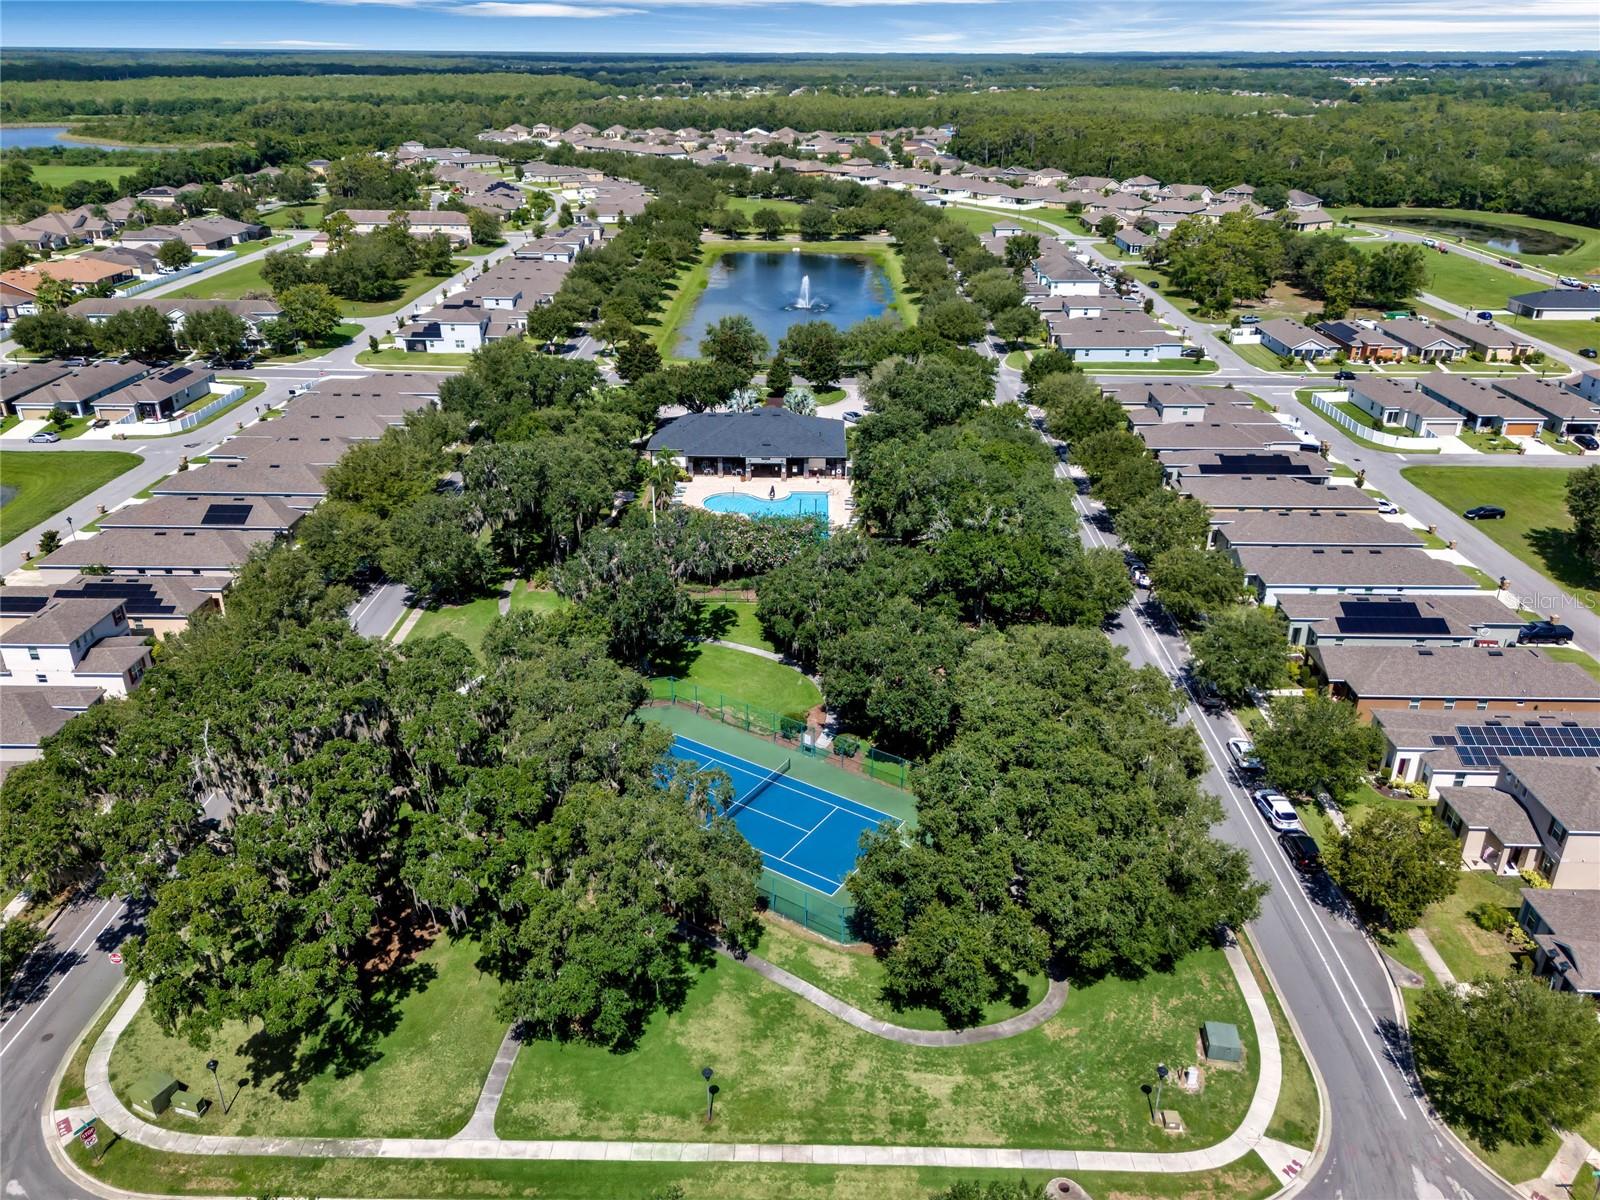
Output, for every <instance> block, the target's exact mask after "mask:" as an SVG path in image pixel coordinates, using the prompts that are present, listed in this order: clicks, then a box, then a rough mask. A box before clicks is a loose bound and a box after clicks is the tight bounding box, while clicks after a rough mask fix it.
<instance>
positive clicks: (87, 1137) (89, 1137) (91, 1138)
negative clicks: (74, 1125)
mask: <svg viewBox="0 0 1600 1200" xmlns="http://www.w3.org/2000/svg"><path fill="white" fill-rule="evenodd" d="M78 1140H79V1141H80V1142H82V1143H83V1144H84V1145H85V1146H93V1145H94V1144H95V1143H96V1142H98V1141H99V1140H100V1139H99V1137H98V1136H97V1135H96V1134H95V1131H94V1126H93V1125H91V1126H89V1128H87V1129H85V1130H84V1131H83V1132H82V1133H80V1134H79V1135H78Z"/></svg>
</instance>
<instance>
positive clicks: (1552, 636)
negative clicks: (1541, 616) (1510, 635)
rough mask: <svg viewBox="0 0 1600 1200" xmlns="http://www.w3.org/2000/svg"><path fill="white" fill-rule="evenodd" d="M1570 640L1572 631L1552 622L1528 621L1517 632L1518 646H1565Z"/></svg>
mask: <svg viewBox="0 0 1600 1200" xmlns="http://www.w3.org/2000/svg"><path fill="white" fill-rule="evenodd" d="M1571 640H1572V630H1571V629H1569V628H1568V627H1567V626H1565V625H1557V624H1556V623H1555V622H1554V621H1529V622H1528V623H1527V624H1526V625H1524V626H1523V627H1522V628H1521V629H1519V630H1517V644H1518V645H1520V646H1565V645H1566V644H1567V643H1568V642H1570V641H1571Z"/></svg>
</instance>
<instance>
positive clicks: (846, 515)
mask: <svg viewBox="0 0 1600 1200" xmlns="http://www.w3.org/2000/svg"><path fill="white" fill-rule="evenodd" d="M773 488H777V489H778V498H779V499H782V498H783V497H784V496H785V495H787V494H788V493H790V492H826V493H827V494H828V524H829V525H831V526H834V527H835V528H843V527H844V526H846V525H848V524H850V521H851V519H852V517H853V515H854V514H853V512H852V510H851V507H850V481H849V480H848V479H831V478H823V479H810V478H801V477H798V476H797V477H794V478H791V479H773V478H771V477H770V476H769V477H765V478H762V477H757V478H755V479H752V480H750V481H749V482H748V483H740V482H739V477H738V476H737V475H696V476H694V477H693V478H691V479H689V480H688V481H686V482H685V483H683V484H682V485H681V490H680V492H679V499H681V500H682V501H683V502H684V503H685V504H693V505H694V506H695V507H697V508H704V507H705V506H706V498H707V497H708V496H717V495H722V494H725V493H728V492H737V493H738V494H739V495H741V496H749V497H751V498H752V499H757V500H765V499H766V498H767V494H768V492H769V491H770V490H771V489H773Z"/></svg>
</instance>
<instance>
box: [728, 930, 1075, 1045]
mask: <svg viewBox="0 0 1600 1200" xmlns="http://www.w3.org/2000/svg"><path fill="white" fill-rule="evenodd" d="M765 924H766V929H765V932H763V933H762V935H761V945H760V946H758V947H757V948H756V952H757V953H758V954H760V955H761V957H763V958H765V959H766V960H767V961H768V962H770V963H773V964H775V965H777V966H780V967H782V968H783V969H784V970H785V971H788V972H790V973H791V974H793V975H798V976H799V977H800V978H801V979H804V980H805V981H806V982H808V983H814V984H816V985H817V986H818V987H819V988H821V989H822V990H823V991H825V992H827V993H828V994H829V995H833V996H837V997H839V999H841V1000H843V1001H845V1002H846V1003H847V1004H851V1005H854V1006H855V1007H856V1008H859V1009H860V1010H861V1011H862V1012H865V1013H870V1014H871V1015H873V1016H875V1017H880V1018H882V1019H883V1020H885V1021H892V1022H893V1023H894V1024H896V1025H903V1026H905V1027H906V1028H908V1029H947V1028H949V1025H948V1023H947V1022H946V1021H945V1019H944V1018H943V1017H941V1016H940V1015H939V1014H938V1013H937V1012H935V1011H933V1009H931V1008H905V1009H897V1008H894V1007H892V1006H891V1005H890V1004H889V1002H888V1001H887V1000H885V999H884V997H883V987H884V979H885V974H884V969H883V964H882V963H881V962H879V961H878V959H877V958H876V957H874V956H873V955H872V954H870V953H868V952H866V951H864V950H847V949H845V948H844V947H842V946H840V945H839V944H838V943H836V942H830V941H827V940H825V939H823V938H819V937H817V936H816V935H815V934H809V933H804V932H802V931H800V930H799V929H798V928H797V927H796V926H794V925H792V924H790V923H788V922H785V921H778V920H774V919H772V918H771V917H769V918H767V920H766V922H765ZM1048 984H1049V981H1048V980H1046V979H1045V977H1044V976H1043V975H1035V976H1032V977H1031V978H1027V979H1019V980H1018V981H1017V993H1016V995H1015V996H1013V997H1010V998H1008V999H1007V1000H998V1001H995V1002H994V1003H993V1004H990V1005H989V1006H988V1007H987V1008H986V1009H984V1012H983V1016H982V1018H981V1019H980V1020H979V1022H978V1024H980V1025H992V1024H994V1023H995V1022H997V1021H1004V1020H1005V1019H1006V1018H1007V1017H1013V1016H1015V1015H1016V1014H1017V1013H1019V1012H1024V1011H1026V1010H1027V1009H1030V1008H1032V1007H1033V1006H1034V1005H1035V1004H1038V1003H1039V1001H1041V1000H1043V999H1044V995H1045V990H1046V988H1047V987H1048Z"/></svg>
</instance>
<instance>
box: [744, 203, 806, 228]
mask: <svg viewBox="0 0 1600 1200" xmlns="http://www.w3.org/2000/svg"><path fill="white" fill-rule="evenodd" d="M758 208H770V209H772V210H773V211H774V212H776V213H777V214H778V215H779V216H781V217H782V218H783V219H784V221H785V222H786V225H785V228H787V229H794V228H795V227H796V222H798V221H799V220H800V214H801V212H803V211H804V210H805V205H803V204H801V203H799V202H798V201H795V200H761V199H758V198H756V197H754V196H729V197H728V209H729V210H730V211H732V212H742V213H744V215H745V216H747V217H748V216H753V215H754V214H755V211H756V210H757V209H758Z"/></svg>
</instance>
